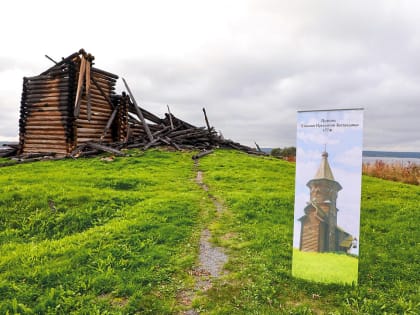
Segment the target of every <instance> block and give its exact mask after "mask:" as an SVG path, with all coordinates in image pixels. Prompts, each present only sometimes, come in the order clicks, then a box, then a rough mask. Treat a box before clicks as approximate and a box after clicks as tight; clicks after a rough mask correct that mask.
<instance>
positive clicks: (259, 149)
mask: <svg viewBox="0 0 420 315" xmlns="http://www.w3.org/2000/svg"><path fill="white" fill-rule="evenodd" d="M254 143H255V146H256V147H257V150H258V152H262V150H261V148H260V146H259V145H258V143H257V142H256V141H254Z"/></svg>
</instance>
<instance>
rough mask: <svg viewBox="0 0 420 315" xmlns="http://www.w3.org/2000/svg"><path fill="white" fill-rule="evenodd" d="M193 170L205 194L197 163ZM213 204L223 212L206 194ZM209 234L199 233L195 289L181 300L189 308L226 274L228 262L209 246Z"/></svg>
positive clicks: (190, 313)
mask: <svg viewBox="0 0 420 315" xmlns="http://www.w3.org/2000/svg"><path fill="white" fill-rule="evenodd" d="M194 166H195V169H196V170H197V176H196V178H195V181H196V183H197V184H198V185H199V186H200V187H201V188H202V189H203V190H204V191H206V192H208V191H209V188H208V187H207V185H206V184H204V183H203V172H202V171H199V170H198V161H197V160H196V161H195V162H194ZM208 197H209V198H210V199H211V201H212V202H213V204H214V205H215V207H216V211H217V213H222V212H223V205H222V204H221V203H220V202H219V201H218V200H217V199H216V198H215V197H214V196H212V195H211V194H208ZM210 240H211V232H210V230H209V229H208V228H205V229H204V230H203V231H202V232H201V237H200V252H199V264H198V266H197V267H196V268H194V270H193V271H192V275H193V276H194V277H195V280H196V284H195V288H194V290H192V291H189V292H183V294H182V299H183V301H184V304H185V305H188V306H191V302H192V300H193V299H194V297H195V296H196V295H197V294H198V293H199V292H205V291H207V290H209V289H210V288H211V287H212V282H213V280H214V279H217V278H219V277H220V276H222V275H224V274H226V271H224V270H223V266H224V265H225V263H226V262H227V261H228V256H227V255H226V254H225V253H224V249H223V248H222V247H215V246H213V245H212V244H211V242H210ZM183 314H184V315H197V314H199V313H198V312H197V311H196V310H195V309H190V310H188V311H184V312H183Z"/></svg>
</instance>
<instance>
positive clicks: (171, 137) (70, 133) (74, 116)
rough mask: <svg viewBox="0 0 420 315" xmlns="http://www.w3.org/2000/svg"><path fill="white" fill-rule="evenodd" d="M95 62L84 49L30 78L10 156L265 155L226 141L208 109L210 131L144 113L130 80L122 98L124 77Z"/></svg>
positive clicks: (171, 117)
mask: <svg viewBox="0 0 420 315" xmlns="http://www.w3.org/2000/svg"><path fill="white" fill-rule="evenodd" d="M47 57H48V56H47ZM48 58H49V57H48ZM49 59H50V60H52V59H51V58H49ZM93 60H94V57H93V56H92V55H90V54H87V53H86V52H85V51H84V50H83V49H81V50H80V51H78V52H76V53H74V54H72V55H70V56H68V57H67V58H63V59H62V60H61V61H60V62H55V61H54V60H52V61H53V62H54V63H55V65H54V66H53V67H51V68H50V69H48V70H46V71H44V72H43V73H41V74H40V75H38V76H35V77H25V78H24V82H23V91H22V100H21V115H20V120H19V126H20V129H19V133H20V138H19V147H18V150H17V149H16V147H14V148H9V149H10V150H8V151H7V152H6V151H4V152H3V153H4V154H5V155H6V154H7V155H13V154H16V152H17V153H18V154H19V155H20V157H27V158H36V159H38V158H40V157H42V156H51V155H54V156H56V157H57V158H58V157H65V156H71V157H78V156H88V155H92V154H97V153H99V152H103V151H105V152H109V153H112V154H115V155H123V153H122V151H121V149H123V148H128V149H129V148H140V149H143V150H147V149H149V148H152V147H158V146H171V147H173V148H175V149H176V150H183V149H189V150H197V149H198V150H203V152H210V151H211V150H212V149H214V148H219V147H221V148H233V149H237V150H242V151H245V152H248V153H252V154H264V153H263V152H260V151H257V150H255V149H253V148H250V147H247V146H243V145H241V144H239V143H236V142H233V141H231V140H226V139H224V138H223V137H222V136H221V135H219V134H218V133H217V132H216V131H215V129H214V128H213V127H211V126H210V123H209V120H208V117H207V113H206V111H205V109H204V108H203V113H204V120H205V123H206V127H196V126H194V125H192V124H190V123H187V122H186V121H183V120H181V119H179V118H177V117H175V116H174V115H173V114H172V113H171V112H170V109H169V106H168V113H166V114H165V117H163V118H160V117H158V116H156V115H154V114H153V113H151V112H149V111H147V110H145V109H144V108H141V107H140V106H139V105H138V104H137V102H136V99H135V98H134V95H133V94H132V92H131V90H130V88H129V86H128V84H127V82H126V81H125V80H124V79H123V82H124V84H125V87H126V90H127V92H128V94H126V93H125V92H123V93H122V94H121V95H117V94H116V93H115V85H116V81H117V79H118V76H117V75H115V74H112V73H109V72H106V71H104V70H100V69H98V68H95V67H93ZM12 149H13V150H14V151H13V150H12ZM3 153H2V154H3ZM34 155H35V157H34ZM197 156H198V157H200V156H201V155H200V153H199V154H198V155H197Z"/></svg>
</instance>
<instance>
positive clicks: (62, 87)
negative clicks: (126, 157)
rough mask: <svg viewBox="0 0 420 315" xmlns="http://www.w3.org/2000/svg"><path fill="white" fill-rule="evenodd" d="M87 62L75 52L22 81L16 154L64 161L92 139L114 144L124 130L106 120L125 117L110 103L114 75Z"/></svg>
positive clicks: (120, 108) (87, 58) (90, 60)
mask: <svg viewBox="0 0 420 315" xmlns="http://www.w3.org/2000/svg"><path fill="white" fill-rule="evenodd" d="M93 60H94V58H93V56H91V55H90V54H87V53H86V52H85V51H84V50H83V49H81V50H80V51H79V52H77V53H74V54H72V55H70V56H69V57H67V58H64V59H63V60H62V61H60V62H58V63H56V64H55V65H54V66H53V67H51V68H50V69H48V70H46V71H45V72H43V73H41V74H40V75H38V76H35V77H29V78H24V82H23V91H22V100H21V115H20V121H19V124H20V149H21V150H20V153H22V154H30V153H42V152H45V153H47V152H55V153H56V154H59V155H64V156H65V155H68V154H69V153H70V152H71V151H72V150H74V149H75V148H76V147H77V146H78V145H80V144H83V143H86V142H89V141H92V140H98V139H101V141H102V142H108V143H110V142H113V141H115V140H120V139H119V138H118V135H119V134H121V133H122V131H121V130H120V128H124V125H123V124H121V125H119V124H117V123H114V124H113V125H112V124H109V125H108V122H109V120H110V117H111V116H112V115H114V116H116V115H118V116H119V121H123V120H124V119H126V118H127V111H125V112H124V110H126V108H125V107H124V106H117V104H115V103H114V100H113V99H114V97H115V83H116V80H117V79H118V76H116V75H114V74H112V73H109V72H106V71H103V70H100V69H97V68H94V67H93V66H92V65H93ZM115 109H116V112H115V113H114V111H115ZM105 127H107V130H106V131H107V132H104V131H105ZM110 129H111V132H108V131H109V130H110Z"/></svg>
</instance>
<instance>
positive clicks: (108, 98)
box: [91, 76, 114, 108]
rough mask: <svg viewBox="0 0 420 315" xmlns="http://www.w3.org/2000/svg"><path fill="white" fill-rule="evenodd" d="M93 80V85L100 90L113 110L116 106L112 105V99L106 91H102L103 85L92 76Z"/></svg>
mask: <svg viewBox="0 0 420 315" xmlns="http://www.w3.org/2000/svg"><path fill="white" fill-rule="evenodd" d="M91 80H92V82H93V84H94V85H95V86H96V87H97V88H98V90H99V92H100V93H101V94H102V96H103V97H104V99H105V100H106V101H107V103H108V104H109V106H110V107H111V108H114V104H113V103H112V100H111V98H110V97H109V95H108V94H107V93H105V91H104V90H103V89H102V87H101V85H100V84H99V82H98V81H97V80H96V78H95V77H94V76H91Z"/></svg>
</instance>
